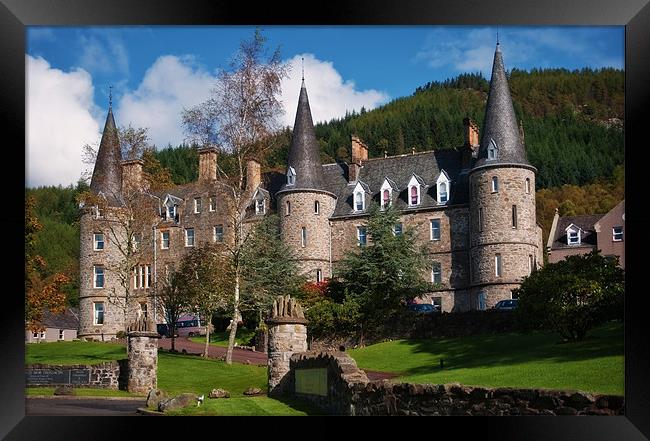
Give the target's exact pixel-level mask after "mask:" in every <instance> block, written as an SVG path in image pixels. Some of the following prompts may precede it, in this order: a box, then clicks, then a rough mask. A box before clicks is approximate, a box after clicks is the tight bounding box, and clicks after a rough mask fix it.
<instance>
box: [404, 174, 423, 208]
mask: <svg viewBox="0 0 650 441" xmlns="http://www.w3.org/2000/svg"><path fill="white" fill-rule="evenodd" d="M424 186H425V183H424V181H423V180H422V178H420V177H419V176H417V175H415V174H414V175H413V176H411V180H410V181H409V184H408V200H409V207H415V206H417V205H420V203H421V202H422V199H421V192H420V188H421V187H424Z"/></svg>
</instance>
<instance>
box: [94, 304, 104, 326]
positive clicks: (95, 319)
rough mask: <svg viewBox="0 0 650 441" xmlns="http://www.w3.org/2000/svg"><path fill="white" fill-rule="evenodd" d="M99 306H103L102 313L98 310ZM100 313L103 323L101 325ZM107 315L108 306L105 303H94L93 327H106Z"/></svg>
mask: <svg viewBox="0 0 650 441" xmlns="http://www.w3.org/2000/svg"><path fill="white" fill-rule="evenodd" d="M98 305H101V311H100V309H98V308H97V306H98ZM99 312H101V316H102V322H101V323H99V320H98V319H99V314H98V313H99ZM105 315H106V305H105V304H104V302H93V325H95V326H103V325H104V316H105Z"/></svg>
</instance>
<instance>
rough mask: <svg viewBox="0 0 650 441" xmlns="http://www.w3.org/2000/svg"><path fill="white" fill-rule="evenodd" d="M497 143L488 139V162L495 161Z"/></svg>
mask: <svg viewBox="0 0 650 441" xmlns="http://www.w3.org/2000/svg"><path fill="white" fill-rule="evenodd" d="M497 151H498V147H497V143H496V142H494V139H492V138H490V145H489V146H488V157H487V158H488V160H493V159H497Z"/></svg>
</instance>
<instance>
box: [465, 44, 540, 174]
mask: <svg viewBox="0 0 650 441" xmlns="http://www.w3.org/2000/svg"><path fill="white" fill-rule="evenodd" d="M492 139H494V141H495V143H496V145H497V157H496V159H493V160H488V159H487V155H488V146H489V145H490V140H492ZM500 163H501V164H503V163H508V164H512V163H514V164H525V165H528V166H530V163H529V162H528V159H527V158H526V150H525V148H524V145H523V143H522V141H521V137H520V135H519V126H518V124H517V118H516V117H515V110H514V108H513V106H512V98H511V97H510V88H509V87H508V78H507V77H506V71H505V68H504V65H503V57H502V55H501V49H500V48H499V44H498V43H497V48H496V51H495V52H494V64H493V65H492V78H491V79H490V92H489V95H488V100H487V105H486V106H485V120H484V122H483V133H482V136H481V146H480V148H479V151H478V160H477V161H476V162H475V163H474V168H476V167H480V166H482V165H490V164H500Z"/></svg>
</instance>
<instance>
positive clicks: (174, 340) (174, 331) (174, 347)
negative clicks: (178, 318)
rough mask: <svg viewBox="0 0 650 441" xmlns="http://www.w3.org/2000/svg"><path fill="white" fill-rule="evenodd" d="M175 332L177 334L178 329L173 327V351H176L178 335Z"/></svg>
mask: <svg viewBox="0 0 650 441" xmlns="http://www.w3.org/2000/svg"><path fill="white" fill-rule="evenodd" d="M175 334H176V329H174V328H172V335H171V337H172V352H176V345H175V342H176V336H175Z"/></svg>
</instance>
